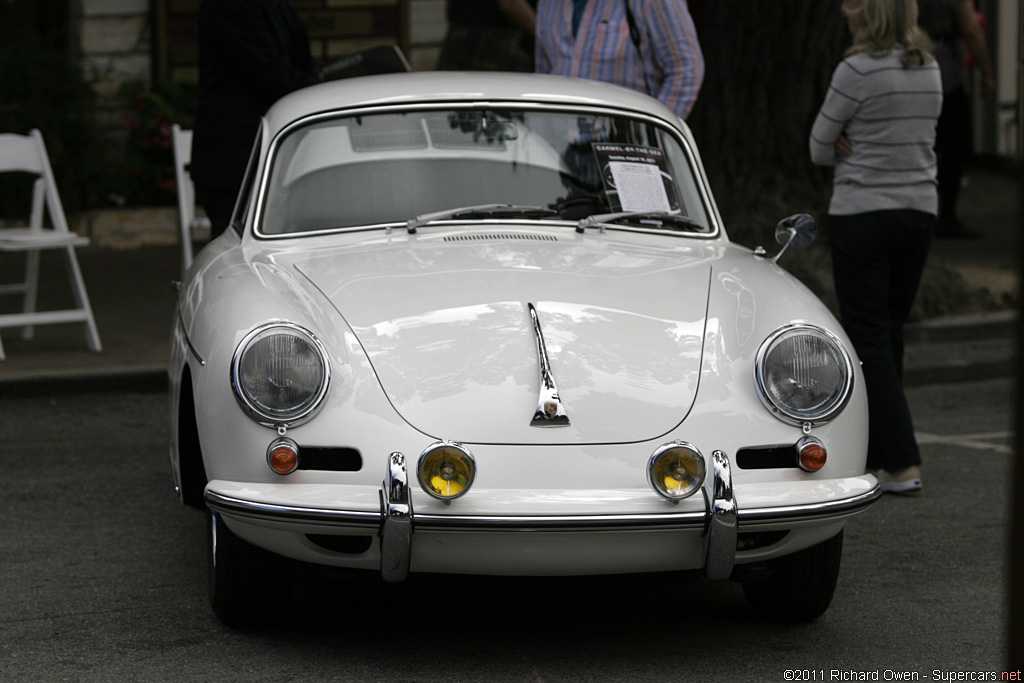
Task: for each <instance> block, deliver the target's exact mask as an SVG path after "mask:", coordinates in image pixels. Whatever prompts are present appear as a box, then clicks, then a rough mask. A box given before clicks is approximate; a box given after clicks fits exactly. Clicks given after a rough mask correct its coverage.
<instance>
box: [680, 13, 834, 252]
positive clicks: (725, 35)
mask: <svg viewBox="0 0 1024 683" xmlns="http://www.w3.org/2000/svg"><path fill="white" fill-rule="evenodd" d="M694 4H695V5H698V3H696V2H695V3H694ZM695 9H696V10H697V11H696V16H698V17H699V21H700V24H699V31H700V40H701V47H702V50H703V52H704V57H705V62H706V74H705V80H704V85H703V87H702V89H701V92H700V95H699V97H698V99H697V104H696V107H695V109H694V111H693V113H692V114H691V116H690V119H689V123H690V126H691V128H692V129H693V132H694V136H695V137H696V138H697V142H698V145H699V147H700V150H701V154H702V156H703V159H704V163H705V166H706V168H707V172H708V175H709V178H710V182H711V187H712V190H713V191H714V193H715V195H716V199H717V200H718V203H719V205H720V209H721V211H722V214H723V218H724V219H725V221H726V225H727V227H728V228H729V231H730V236H732V237H733V239H736V240H738V241H740V242H744V243H749V244H750V246H753V245H752V242H755V241H759V239H758V238H759V237H760V238H761V240H762V241H763V235H764V231H765V229H766V228H768V229H769V231H770V228H771V227H774V225H775V223H776V222H777V221H778V220H779V219H780V218H782V217H783V215H788V214H790V213H796V212H798V211H811V212H812V213H816V214H818V215H817V217H818V218H821V217H822V215H821V212H822V210H823V209H822V207H823V206H826V205H827V204H826V202H827V198H828V193H829V185H830V179H831V174H830V172H829V171H827V170H824V169H820V168H817V167H815V166H813V165H812V164H811V162H810V158H809V152H808V136H809V134H810V129H811V124H812V123H813V121H814V117H815V115H816V114H817V112H818V108H819V107H820V106H821V102H822V100H823V99H824V96H825V92H826V90H827V88H828V83H829V80H830V79H831V75H832V71H833V70H834V69H835V67H836V65H837V64H838V63H839V60H840V59H841V58H842V54H843V52H844V51H845V50H846V48H847V47H848V45H849V43H850V36H849V30H848V28H847V27H846V20H845V17H844V16H843V14H842V11H841V10H840V5H839V2H837V1H836V2H823V1H822V0H711V1H710V2H703V3H699V6H697V7H695Z"/></svg>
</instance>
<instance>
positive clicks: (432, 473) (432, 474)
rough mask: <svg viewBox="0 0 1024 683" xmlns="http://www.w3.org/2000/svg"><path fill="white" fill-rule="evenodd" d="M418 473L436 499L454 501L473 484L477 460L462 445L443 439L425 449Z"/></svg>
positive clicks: (422, 483) (422, 485)
mask: <svg viewBox="0 0 1024 683" xmlns="http://www.w3.org/2000/svg"><path fill="white" fill-rule="evenodd" d="M416 476H417V478H418V479H419V480H420V486H421V487H422V488H423V490H424V491H426V492H427V493H429V494H430V495H432V496H433V497H434V498H438V499H440V500H444V501H450V500H453V499H455V498H458V497H459V496H461V495H462V494H464V493H465V492H466V491H468V490H469V487H470V486H472V485H473V479H474V478H476V461H475V460H474V459H473V454H472V453H470V452H469V450H468V449H466V447H465V446H463V445H462V444H458V443H455V442H454V441H439V442H437V443H435V444H433V445H432V446H430V447H429V448H427V450H425V451H423V454H422V455H421V456H420V462H419V465H418V466H417V467H416Z"/></svg>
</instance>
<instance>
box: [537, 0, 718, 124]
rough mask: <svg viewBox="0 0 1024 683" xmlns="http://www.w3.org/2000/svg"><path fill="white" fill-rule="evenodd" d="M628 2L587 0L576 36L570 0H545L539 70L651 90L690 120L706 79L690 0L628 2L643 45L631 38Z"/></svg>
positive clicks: (540, 25)
mask: <svg viewBox="0 0 1024 683" xmlns="http://www.w3.org/2000/svg"><path fill="white" fill-rule="evenodd" d="M626 1H627V0H588V2H587V3H586V7H585V8H584V10H583V15H582V17H581V19H580V26H579V31H578V32H577V34H576V35H575V36H574V35H573V29H572V13H573V3H572V2H571V0H540V1H539V3H538V4H537V42H536V57H537V72H538V73H553V74H559V75H562V76H574V77H576V78H588V79H591V80H595V81H604V82H606V83H616V84H618V85H623V86H626V87H628V88H632V89H633V90H639V91H640V92H646V93H647V94H648V95H651V96H653V97H656V98H658V99H659V100H661V101H662V102H664V103H665V104H666V105H668V106H669V108H671V109H672V110H673V111H674V112H675V113H676V114H677V115H678V116H679V117H680V118H683V119H685V118H686V117H687V115H689V113H690V110H691V109H692V108H693V103H694V101H695V100H696V99H697V92H698V91H699V90H700V85H701V82H702V81H703V79H704V56H703V54H702V53H701V50H700V43H699V42H698V41H697V32H696V29H695V28H694V25H693V18H692V17H691V16H690V12H689V10H688V9H687V6H686V0H628V1H629V2H630V7H631V9H632V11H633V16H634V18H635V20H636V25H637V29H638V31H639V34H640V45H639V49H637V46H636V45H634V44H633V41H632V39H631V37H630V33H629V23H628V22H627V20H626ZM645 74H646V78H645Z"/></svg>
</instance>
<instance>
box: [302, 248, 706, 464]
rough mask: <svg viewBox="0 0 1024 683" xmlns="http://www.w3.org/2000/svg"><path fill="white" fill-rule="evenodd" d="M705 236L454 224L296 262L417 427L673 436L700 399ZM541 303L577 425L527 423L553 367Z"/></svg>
mask: <svg viewBox="0 0 1024 683" xmlns="http://www.w3.org/2000/svg"><path fill="white" fill-rule="evenodd" d="M657 239H658V240H659V241H663V242H670V243H675V244H683V243H685V242H687V241H688V240H682V239H678V238H674V239H673V238H657ZM697 244H698V246H693V247H683V246H678V247H675V248H672V249H668V250H665V249H657V250H655V249H649V248H644V247H643V245H637V244H630V243H628V242H626V243H624V244H618V245H616V244H614V243H612V242H610V241H609V240H605V239H602V238H597V237H590V236H586V237H585V238H584V237H578V238H576V239H573V238H572V237H564V236H557V237H554V236H549V235H544V234H530V233H510V234H494V233H481V234H477V235H473V234H470V233H451V234H449V235H448V236H446V237H435V236H431V237H430V238H424V237H420V236H414V237H411V238H409V239H408V240H405V239H402V240H399V241H396V243H394V244H392V243H386V244H380V245H378V246H376V247H363V248H360V249H359V250H357V251H352V250H339V251H329V252H320V253H317V254H315V255H312V256H308V257H306V258H304V259H302V260H301V261H300V262H298V263H296V264H295V266H296V268H297V269H298V270H299V272H301V273H302V274H303V275H304V276H305V277H306V278H307V279H308V280H309V281H310V282H311V283H312V284H313V285H314V286H315V287H316V289H318V290H319V291H320V292H321V293H323V294H324V295H325V296H326V297H327V298H328V299H330V301H331V302H332V304H333V305H334V306H335V308H336V309H337V310H338V311H339V313H340V314H341V315H342V316H343V317H344V319H345V321H346V322H347V323H348V325H349V326H350V327H351V329H352V331H353V332H354V333H355V335H356V337H357V339H358V341H359V344H360V345H361V346H362V349H363V351H364V352H365V354H366V355H367V357H368V358H369V359H370V362H371V363H372V365H373V368H374V371H375V372H376V373H377V377H378V378H379V381H380V384H381V386H382V387H383V389H384V391H385V393H386V394H387V396H388V398H389V400H390V401H391V403H392V405H393V406H394V407H395V409H396V410H397V411H398V413H399V414H400V415H401V416H402V418H403V419H404V420H406V421H407V422H408V423H409V424H410V425H412V426H413V427H415V428H416V429H418V430H420V431H422V432H424V433H426V434H429V435H431V436H434V437H436V438H439V439H450V440H454V441H460V442H464V443H503V444H588V443H594V444H596V443H609V442H618V443H624V442H636V441H645V440H648V439H652V438H657V437H659V436H661V435H664V434H666V433H667V432H669V431H671V430H672V429H673V428H674V427H676V426H677V425H678V424H679V423H680V422H681V421H682V420H683V419H684V418H685V417H686V414H687V412H688V411H689V410H690V407H691V406H692V405H693V401H694V398H695V395H696V391H697V384H698V378H699V376H700V364H701V348H702V339H703V333H704V326H705V319H706V316H707V301H708V288H709V280H710V274H711V264H710V261H711V254H712V252H713V251H714V250H713V249H711V248H709V247H702V246H699V244H700V243H697ZM529 304H533V306H534V307H535V309H536V311H537V315H538V319H539V322H540V326H541V329H542V332H543V337H544V341H545V348H546V351H547V355H548V358H549V361H550V368H551V373H552V377H553V379H554V382H555V383H556V385H557V388H558V393H559V395H560V397H561V400H562V403H563V405H564V408H565V411H566V413H567V415H568V417H569V420H570V424H569V425H567V426H559V427H550V426H549V427H537V426H531V421H532V418H533V417H534V413H535V411H536V410H537V407H538V396H539V391H540V385H541V378H540V361H539V355H540V353H539V350H538V344H537V336H536V334H535V331H534V325H533V322H532V319H531V316H530V313H529V307H528V305H529Z"/></svg>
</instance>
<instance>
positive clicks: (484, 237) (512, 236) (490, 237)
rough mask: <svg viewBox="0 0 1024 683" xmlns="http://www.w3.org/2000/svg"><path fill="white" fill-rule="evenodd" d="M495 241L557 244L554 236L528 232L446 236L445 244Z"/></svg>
mask: <svg viewBox="0 0 1024 683" xmlns="http://www.w3.org/2000/svg"><path fill="white" fill-rule="evenodd" d="M495 240H529V241H533V242H557V241H558V238H557V237H556V236H554V235H535V234H532V233H528V232H480V233H470V234H468V235H448V236H447V237H445V238H444V241H445V242H481V241H495Z"/></svg>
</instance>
